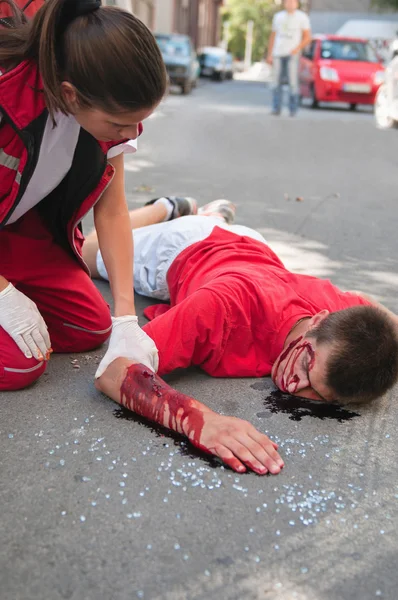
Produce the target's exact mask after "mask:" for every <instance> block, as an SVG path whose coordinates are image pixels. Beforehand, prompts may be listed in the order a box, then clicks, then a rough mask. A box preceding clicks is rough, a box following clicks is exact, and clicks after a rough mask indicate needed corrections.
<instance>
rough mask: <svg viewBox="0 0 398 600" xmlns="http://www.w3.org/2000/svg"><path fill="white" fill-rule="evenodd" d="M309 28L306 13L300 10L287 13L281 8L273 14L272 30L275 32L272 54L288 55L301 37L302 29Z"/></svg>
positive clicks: (299, 41)
mask: <svg viewBox="0 0 398 600" xmlns="http://www.w3.org/2000/svg"><path fill="white" fill-rule="evenodd" d="M307 29H311V24H310V20H309V18H308V15H306V14H305V12H303V11H302V10H296V11H295V12H294V13H288V12H287V11H286V10H282V11H280V12H278V13H276V15H275V16H274V19H273V21H272V31H274V32H275V34H276V35H275V43H274V48H273V52H272V54H273V56H276V57H278V56H289V55H290V53H291V52H292V50H294V49H295V48H297V46H298V45H299V44H300V43H301V40H302V38H303V31H306V30H307Z"/></svg>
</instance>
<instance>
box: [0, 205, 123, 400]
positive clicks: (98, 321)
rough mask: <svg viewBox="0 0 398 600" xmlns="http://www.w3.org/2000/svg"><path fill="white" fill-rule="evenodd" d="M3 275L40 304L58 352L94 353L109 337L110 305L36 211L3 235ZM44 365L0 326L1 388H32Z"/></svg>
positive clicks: (0, 247)
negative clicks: (24, 351)
mask: <svg viewBox="0 0 398 600" xmlns="http://www.w3.org/2000/svg"><path fill="white" fill-rule="evenodd" d="M0 274H1V275H2V276H3V277H5V278H6V279H7V280H8V281H10V282H11V283H12V284H13V285H14V286H15V287H16V288H17V289H18V290H19V291H20V292H22V293H23V294H25V295H26V296H28V297H29V298H30V299H31V300H33V302H35V303H36V304H37V308H38V310H39V311H40V313H41V315H42V317H43V319H44V321H45V322H46V324H47V327H48V330H49V334H50V339H51V345H52V348H53V350H54V352H84V351H87V350H92V349H93V348H96V347H97V346H100V345H101V344H102V343H103V342H105V340H106V339H107V338H108V337H109V335H110V331H111V328H112V322H111V316H110V311H109V306H108V305H107V303H106V302H105V300H104V299H103V297H102V296H101V294H100V293H99V291H98V290H97V288H96V287H95V285H94V284H93V282H92V281H91V279H90V278H89V276H88V275H87V273H86V272H85V271H84V270H83V269H82V267H81V265H79V263H78V262H77V260H76V259H75V258H74V257H73V256H71V255H70V254H68V253H67V252H66V251H65V250H64V249H63V248H61V247H60V246H59V245H57V244H56V243H55V242H54V240H53V237H52V235H51V234H50V233H49V232H48V231H47V229H46V227H45V226H44V224H43V222H42V220H41V218H40V216H39V214H38V213H37V211H36V209H34V208H33V209H32V210H30V211H29V212H28V213H26V214H25V215H24V216H23V217H21V219H19V220H18V221H17V222H16V223H13V224H11V225H8V226H6V227H5V228H4V229H2V230H1V231H0ZM46 366H47V363H46V362H42V363H40V362H38V361H37V360H36V359H35V358H30V359H29V358H26V357H25V355H24V354H23V353H22V352H21V350H20V349H19V347H18V346H17V345H16V343H15V342H14V340H13V339H12V338H11V337H10V336H9V335H8V334H7V333H6V332H5V331H4V329H2V328H1V327H0V390H16V389H20V388H23V387H25V386H27V385H29V384H30V383H32V382H33V381H35V380H36V379H38V378H39V377H40V375H42V373H44V371H45V369H46Z"/></svg>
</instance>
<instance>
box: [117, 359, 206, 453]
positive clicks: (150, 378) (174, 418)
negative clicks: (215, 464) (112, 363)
mask: <svg viewBox="0 0 398 600" xmlns="http://www.w3.org/2000/svg"><path fill="white" fill-rule="evenodd" d="M120 404H122V405H123V406H125V407H126V408H128V409H129V410H132V411H134V412H136V413H137V414H139V415H141V416H142V417H146V418H147V419H150V420H151V421H155V422H156V423H160V425H163V426H165V427H168V428H170V429H173V430H174V431H177V432H178V433H182V434H184V435H186V436H187V437H188V438H189V439H190V441H191V442H192V443H193V444H194V445H195V446H196V447H198V448H200V449H201V450H204V451H205V452H208V453H210V452H211V450H210V449H208V448H205V447H204V446H202V445H201V444H200V435H201V433H202V429H203V424H204V416H203V415H204V410H203V408H204V407H203V408H201V409H199V408H198V407H197V406H196V405H198V402H197V401H196V400H194V399H193V398H190V397H189V396H186V395H185V394H182V393H180V392H178V391H176V390H174V389H173V388H171V387H170V386H169V385H167V383H165V382H164V381H162V379H160V377H158V375H156V373H153V372H152V371H150V370H149V369H148V368H147V367H145V366H144V365H142V364H133V365H131V366H130V367H129V368H128V369H127V374H126V377H125V379H124V381H123V383H122V385H121V388H120ZM208 410H209V409H208Z"/></svg>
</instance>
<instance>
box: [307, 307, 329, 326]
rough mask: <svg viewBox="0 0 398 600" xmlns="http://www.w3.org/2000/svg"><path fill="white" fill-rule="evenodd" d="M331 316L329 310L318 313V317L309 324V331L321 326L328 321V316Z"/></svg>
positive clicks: (313, 318) (315, 316) (314, 317)
mask: <svg viewBox="0 0 398 600" xmlns="http://www.w3.org/2000/svg"><path fill="white" fill-rule="evenodd" d="M329 315H330V312H329V311H328V310H326V308H325V310H321V312H319V313H317V314H316V315H314V316H313V317H312V318H311V319H310V320H309V322H308V330H309V331H310V330H311V329H315V327H318V325H320V324H321V323H322V321H324V320H325V319H326V317H327V316H329Z"/></svg>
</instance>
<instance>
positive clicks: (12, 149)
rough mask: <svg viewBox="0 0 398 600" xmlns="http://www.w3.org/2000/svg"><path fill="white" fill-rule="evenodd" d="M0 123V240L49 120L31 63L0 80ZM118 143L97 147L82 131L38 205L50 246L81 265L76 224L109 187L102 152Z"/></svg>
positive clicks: (80, 238) (109, 171)
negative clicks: (60, 174) (66, 167)
mask: <svg viewBox="0 0 398 600" xmlns="http://www.w3.org/2000/svg"><path fill="white" fill-rule="evenodd" d="M0 117H1V122H0V235H1V228H2V227H4V226H5V225H6V224H7V221H8V219H9V218H10V216H11V215H12V213H13V211H14V209H15V207H16V206H17V205H18V203H19V202H20V200H21V198H22V196H23V194H24V192H25V190H26V187H27V185H28V183H29V181H30V178H31V176H32V174H33V172H34V169H35V167H36V164H37V160H38V156H39V149H40V144H41V139H42V136H43V132H44V128H45V124H46V121H47V117H48V111H47V109H46V106H45V102H44V94H43V86H42V83H41V78H40V75H39V72H38V70H37V67H36V65H35V63H33V62H30V61H24V62H22V63H20V64H19V65H18V66H17V67H16V68H15V69H13V70H11V71H8V72H7V73H4V74H3V75H1V76H0ZM120 143H121V141H118V142H109V143H104V142H98V141H97V140H96V139H94V138H93V137H92V136H91V135H90V134H89V133H87V132H86V131H85V130H84V129H81V130H80V135H79V139H78V143H77V146H76V150H75V153H74V157H73V163H72V166H71V168H70V170H69V172H68V173H67V175H66V176H65V177H64V179H63V181H61V183H60V184H59V185H58V187H57V188H56V189H55V190H53V191H52V192H51V193H50V194H49V195H48V196H47V197H46V198H44V199H43V200H42V202H40V204H39V205H38V209H39V211H40V213H41V214H42V217H43V218H44V221H45V222H46V225H47V227H48V229H49V230H50V231H51V232H52V233H53V235H54V237H55V240H56V241H57V242H58V243H59V244H60V245H61V246H63V247H65V248H66V249H71V251H72V252H73V253H74V254H75V255H76V256H77V258H78V259H79V260H80V261H81V262H82V258H81V247H82V243H83V235H82V232H81V225H80V223H81V221H82V219H83V217H84V216H85V215H86V214H87V213H88V212H89V210H90V209H91V208H92V207H93V206H94V204H95V203H96V202H97V201H98V200H99V199H100V197H101V195H102V194H103V193H104V191H105V189H106V188H107V186H108V185H109V184H110V182H111V180H112V178H113V173H114V169H113V167H112V165H110V164H108V162H107V152H108V150H109V148H111V147H112V146H116V145H118V144H120ZM82 264H83V266H84V263H83V262H82Z"/></svg>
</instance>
